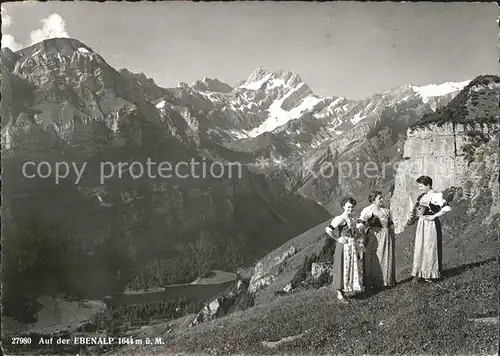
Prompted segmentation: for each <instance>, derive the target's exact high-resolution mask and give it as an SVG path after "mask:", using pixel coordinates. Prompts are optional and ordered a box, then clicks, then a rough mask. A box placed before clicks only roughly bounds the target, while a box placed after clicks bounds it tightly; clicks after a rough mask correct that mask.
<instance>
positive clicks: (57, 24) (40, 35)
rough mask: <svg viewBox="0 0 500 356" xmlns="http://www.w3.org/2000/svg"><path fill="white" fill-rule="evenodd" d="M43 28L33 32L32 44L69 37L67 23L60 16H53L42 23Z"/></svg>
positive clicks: (31, 35)
mask: <svg viewBox="0 0 500 356" xmlns="http://www.w3.org/2000/svg"><path fill="white" fill-rule="evenodd" d="M40 22H41V23H42V28H39V29H38V30H34V31H31V34H30V37H31V44H34V43H37V42H40V41H43V40H46V39H49V38H55V37H69V34H68V32H66V21H64V19H63V18H62V17H61V15H59V14H55V13H54V14H52V15H50V16H49V17H47V18H44V19H42V20H41V21H40Z"/></svg>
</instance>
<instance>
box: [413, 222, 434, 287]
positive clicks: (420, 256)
mask: <svg viewBox="0 0 500 356" xmlns="http://www.w3.org/2000/svg"><path fill="white" fill-rule="evenodd" d="M441 271H442V231H441V222H440V221H439V219H438V218H436V219H434V220H431V221H428V220H424V219H423V218H419V219H418V223H417V232H416V235H415V251H414V254H413V270H412V273H411V274H412V276H414V277H420V278H440V277H441Z"/></svg>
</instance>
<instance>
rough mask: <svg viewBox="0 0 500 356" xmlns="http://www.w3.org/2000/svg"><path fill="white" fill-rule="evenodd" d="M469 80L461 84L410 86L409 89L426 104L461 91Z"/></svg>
mask: <svg viewBox="0 0 500 356" xmlns="http://www.w3.org/2000/svg"><path fill="white" fill-rule="evenodd" d="M469 83H470V80H465V81H463V82H446V83H441V84H429V85H421V86H416V85H411V86H410V87H411V89H413V91H415V92H416V93H417V94H419V95H420V96H421V97H422V101H423V102H424V103H426V102H428V101H429V99H430V98H433V97H439V96H443V95H447V94H450V93H453V92H456V91H460V90H462V89H463V88H464V87H465V86H466V85H467V84H469Z"/></svg>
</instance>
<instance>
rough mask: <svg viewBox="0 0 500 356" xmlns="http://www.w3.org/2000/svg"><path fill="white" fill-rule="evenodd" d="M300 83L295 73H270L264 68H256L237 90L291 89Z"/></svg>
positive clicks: (281, 70)
mask: <svg viewBox="0 0 500 356" xmlns="http://www.w3.org/2000/svg"><path fill="white" fill-rule="evenodd" d="M301 83H302V79H301V78H300V77H299V76H298V75H297V74H295V73H292V72H289V71H286V70H283V69H280V70H277V71H274V72H271V71H269V70H267V69H266V68H264V67H258V68H257V69H255V70H254V71H253V72H252V74H250V76H249V77H248V79H247V80H246V81H244V82H243V83H242V84H241V85H240V86H239V89H247V90H259V89H261V88H262V87H263V86H264V85H265V86H266V89H268V90H270V89H274V88H277V87H283V88H293V87H296V86H297V85H299V84H301Z"/></svg>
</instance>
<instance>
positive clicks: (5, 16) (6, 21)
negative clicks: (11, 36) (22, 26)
mask: <svg viewBox="0 0 500 356" xmlns="http://www.w3.org/2000/svg"><path fill="white" fill-rule="evenodd" d="M10 25H12V17H10V16H9V14H8V13H7V9H6V8H5V7H3V6H2V32H3V31H4V30H5V29H6V28H8V27H9V26H10Z"/></svg>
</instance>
